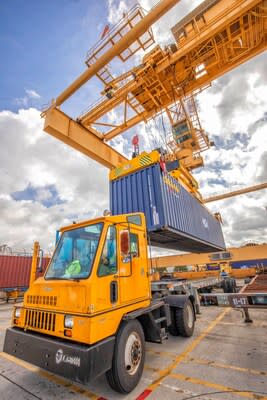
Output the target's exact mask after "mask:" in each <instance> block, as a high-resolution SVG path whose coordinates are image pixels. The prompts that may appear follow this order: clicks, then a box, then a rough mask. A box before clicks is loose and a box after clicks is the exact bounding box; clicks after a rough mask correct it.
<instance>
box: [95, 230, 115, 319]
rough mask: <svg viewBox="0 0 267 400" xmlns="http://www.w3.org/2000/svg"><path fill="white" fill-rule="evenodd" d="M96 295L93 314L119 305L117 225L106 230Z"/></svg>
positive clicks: (97, 273)
mask: <svg viewBox="0 0 267 400" xmlns="http://www.w3.org/2000/svg"><path fill="white" fill-rule="evenodd" d="M94 293H95V302H94V310H93V312H101V311H102V312H105V311H110V309H111V308H114V307H116V306H117V305H118V302H119V286H118V257H117V229H116V226H115V225H109V226H108V227H107V229H106V234H105V239H104V243H103V247H102V250H101V255H100V258H99V261H98V265H97V268H96V281H95V283H94Z"/></svg>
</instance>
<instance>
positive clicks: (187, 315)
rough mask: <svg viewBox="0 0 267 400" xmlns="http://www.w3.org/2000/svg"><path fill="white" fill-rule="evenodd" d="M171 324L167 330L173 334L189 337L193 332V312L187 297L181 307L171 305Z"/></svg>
mask: <svg viewBox="0 0 267 400" xmlns="http://www.w3.org/2000/svg"><path fill="white" fill-rule="evenodd" d="M171 318H172V324H171V325H170V326H169V328H168V330H169V332H170V334H171V335H173V336H179V335H180V336H183V337H190V336H192V335H193V333H194V328H195V313H194V309H193V305H192V302H191V301H190V300H189V299H187V300H186V302H185V303H184V306H183V308H178V307H172V314H171Z"/></svg>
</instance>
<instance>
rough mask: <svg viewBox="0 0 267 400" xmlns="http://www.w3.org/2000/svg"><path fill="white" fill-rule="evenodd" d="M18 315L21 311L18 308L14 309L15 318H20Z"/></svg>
mask: <svg viewBox="0 0 267 400" xmlns="http://www.w3.org/2000/svg"><path fill="white" fill-rule="evenodd" d="M20 313H21V309H20V308H16V309H15V314H14V315H15V318H19V317H20Z"/></svg>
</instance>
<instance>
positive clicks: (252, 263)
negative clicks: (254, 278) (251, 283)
mask: <svg viewBox="0 0 267 400" xmlns="http://www.w3.org/2000/svg"><path fill="white" fill-rule="evenodd" d="M230 265H231V267H232V268H234V269H240V268H241V269H242V268H255V267H267V259H266V258H260V259H257V260H244V261H233V262H231V263H230Z"/></svg>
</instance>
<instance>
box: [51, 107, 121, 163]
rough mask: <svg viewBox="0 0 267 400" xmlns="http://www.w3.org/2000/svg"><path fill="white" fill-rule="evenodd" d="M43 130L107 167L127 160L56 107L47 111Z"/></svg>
mask: <svg viewBox="0 0 267 400" xmlns="http://www.w3.org/2000/svg"><path fill="white" fill-rule="evenodd" d="M44 130H45V131H46V132H47V133H49V134H50V135H52V136H54V137H56V138H57V139H59V140H61V141H62V142H64V143H66V144H67V145H69V146H71V147H73V148H74V149H76V150H78V151H80V152H81V153H83V154H85V155H86V156H88V157H90V158H92V159H93V160H95V161H97V162H99V163H100V164H102V165H104V166H105V167H107V168H110V169H112V168H115V167H116V166H117V165H119V164H120V163H122V162H125V161H127V158H126V157H124V156H123V155H122V154H120V153H119V152H117V151H116V150H114V149H113V148H112V147H110V146H108V145H107V144H106V143H104V142H103V140H101V139H100V138H98V137H97V136H96V135H95V134H93V133H91V132H89V131H88V130H87V129H85V128H84V127H83V126H81V125H80V124H78V123H77V122H76V121H73V120H72V119H71V118H69V117H68V116H67V115H66V114H64V113H63V112H62V111H60V110H58V109H57V108H53V109H50V110H49V111H48V112H47V114H46V118H45V125H44Z"/></svg>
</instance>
